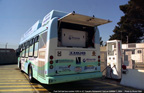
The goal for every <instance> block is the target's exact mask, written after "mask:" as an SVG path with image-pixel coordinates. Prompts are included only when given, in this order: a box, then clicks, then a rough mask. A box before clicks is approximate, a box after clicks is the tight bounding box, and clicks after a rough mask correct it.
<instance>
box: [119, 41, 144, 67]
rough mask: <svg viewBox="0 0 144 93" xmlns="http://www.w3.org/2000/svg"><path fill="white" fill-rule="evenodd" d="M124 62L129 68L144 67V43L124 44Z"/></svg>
mask: <svg viewBox="0 0 144 93" xmlns="http://www.w3.org/2000/svg"><path fill="white" fill-rule="evenodd" d="M122 50H123V54H124V55H123V62H124V64H125V65H126V66H127V68H129V69H134V68H139V69H144V68H143V67H144V66H143V65H144V43H129V44H122Z"/></svg>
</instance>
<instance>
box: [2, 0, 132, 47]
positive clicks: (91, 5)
mask: <svg viewBox="0 0 144 93" xmlns="http://www.w3.org/2000/svg"><path fill="white" fill-rule="evenodd" d="M128 1H129V0H0V48H2V47H6V45H7V47H8V48H14V49H16V48H17V47H18V44H19V42H20V38H21V36H22V35H23V34H24V33H25V32H26V31H27V30H28V29H29V28H30V27H31V26H32V25H33V24H34V23H35V22H36V21H37V20H42V19H43V17H44V16H45V15H46V14H48V13H49V12H50V11H51V10H59V11H64V12H67V13H70V12H72V11H75V12H76V13H78V14H83V15H88V16H93V15H94V16H95V17H96V18H101V19H106V20H111V21H112V22H111V23H108V24H104V25H101V26H99V27H98V28H99V31H100V36H101V37H102V40H103V41H104V42H106V41H107V40H108V39H109V36H110V35H112V34H113V30H114V28H115V26H116V25H117V23H118V22H119V21H120V18H121V16H123V15H124V13H123V12H122V11H121V10H120V9H119V6H120V5H124V4H127V3H128Z"/></svg>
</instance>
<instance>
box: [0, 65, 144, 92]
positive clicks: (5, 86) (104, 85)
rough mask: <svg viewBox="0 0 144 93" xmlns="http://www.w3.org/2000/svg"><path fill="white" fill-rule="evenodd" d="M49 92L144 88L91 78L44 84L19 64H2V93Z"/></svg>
mask: <svg viewBox="0 0 144 93" xmlns="http://www.w3.org/2000/svg"><path fill="white" fill-rule="evenodd" d="M48 92H55V93H59V92H65V93H67V92H71V93H73V92H77V93H78V92H83V93H84V92H86V93H92V92H93V93H96V92H97V93H98V92H103V93H105V92H109V93H112V92H115V93H117V92H119V93H123V92H127V93H135V92H137V93H141V92H142V90H138V89H134V88H130V87H125V86H121V85H119V82H117V81H114V80H110V79H90V80H82V81H77V82H70V83H63V84H56V85H44V84H40V83H39V82H36V83H30V82H29V81H28V77H27V75H26V74H24V73H22V72H20V70H19V69H18V68H17V65H0V93H48Z"/></svg>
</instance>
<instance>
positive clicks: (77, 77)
mask: <svg viewBox="0 0 144 93" xmlns="http://www.w3.org/2000/svg"><path fill="white" fill-rule="evenodd" d="M99 77H102V72H93V73H83V74H73V75H61V76H52V77H48V80H49V82H48V84H56V83H64V82H71V81H78V80H84V79H91V78H99Z"/></svg>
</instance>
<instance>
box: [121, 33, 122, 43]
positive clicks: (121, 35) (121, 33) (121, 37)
mask: <svg viewBox="0 0 144 93" xmlns="http://www.w3.org/2000/svg"><path fill="white" fill-rule="evenodd" d="M121 43H122V31H121Z"/></svg>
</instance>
